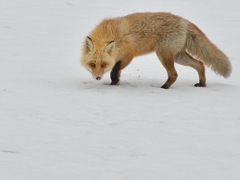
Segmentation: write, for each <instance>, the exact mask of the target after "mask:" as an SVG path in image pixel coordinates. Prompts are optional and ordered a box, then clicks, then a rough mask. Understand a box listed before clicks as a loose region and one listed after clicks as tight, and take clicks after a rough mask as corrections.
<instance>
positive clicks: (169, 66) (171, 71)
mask: <svg viewBox="0 0 240 180" xmlns="http://www.w3.org/2000/svg"><path fill="white" fill-rule="evenodd" d="M156 54H157V56H158V58H159V59H160V61H161V62H162V65H163V66H164V67H165V69H166V71H167V74H168V79H167V81H166V82H165V83H164V84H163V85H162V87H161V88H164V89H168V88H169V87H170V86H171V85H172V84H173V83H174V82H175V81H176V80H177V76H178V74H177V71H176V69H175V67H174V57H175V56H174V54H173V53H172V52H170V51H166V50H165V51H163V50H161V51H160V50H159V51H156Z"/></svg>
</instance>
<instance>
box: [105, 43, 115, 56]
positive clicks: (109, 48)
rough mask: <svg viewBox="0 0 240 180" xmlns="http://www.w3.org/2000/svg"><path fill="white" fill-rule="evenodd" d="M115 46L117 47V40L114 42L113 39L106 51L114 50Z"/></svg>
mask: <svg viewBox="0 0 240 180" xmlns="http://www.w3.org/2000/svg"><path fill="white" fill-rule="evenodd" d="M114 47H115V42H114V41H111V42H109V43H108V44H107V45H106V47H105V51H106V52H107V53H111V52H112V50H113V49H114Z"/></svg>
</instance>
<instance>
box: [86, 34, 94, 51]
mask: <svg viewBox="0 0 240 180" xmlns="http://www.w3.org/2000/svg"><path fill="white" fill-rule="evenodd" d="M85 47H86V50H87V51H88V52H90V51H92V50H93V41H92V39H91V38H90V37H88V36H87V38H86V41H85Z"/></svg>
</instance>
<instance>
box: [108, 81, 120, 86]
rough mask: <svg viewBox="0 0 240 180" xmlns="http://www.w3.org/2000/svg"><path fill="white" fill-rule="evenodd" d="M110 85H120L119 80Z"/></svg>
mask: <svg viewBox="0 0 240 180" xmlns="http://www.w3.org/2000/svg"><path fill="white" fill-rule="evenodd" d="M110 85H119V81H118V82H111V84H110Z"/></svg>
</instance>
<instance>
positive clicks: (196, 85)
mask: <svg viewBox="0 0 240 180" xmlns="http://www.w3.org/2000/svg"><path fill="white" fill-rule="evenodd" d="M194 86H195V87H206V84H203V83H196V84H195V85H194Z"/></svg>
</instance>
